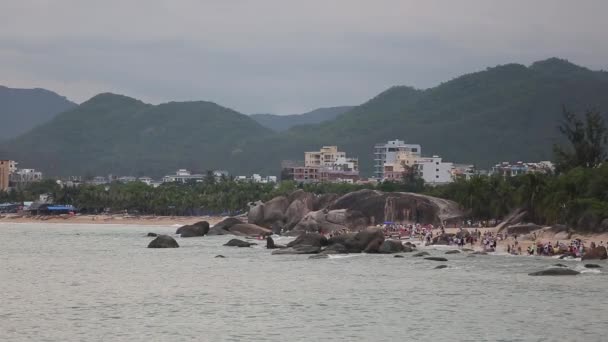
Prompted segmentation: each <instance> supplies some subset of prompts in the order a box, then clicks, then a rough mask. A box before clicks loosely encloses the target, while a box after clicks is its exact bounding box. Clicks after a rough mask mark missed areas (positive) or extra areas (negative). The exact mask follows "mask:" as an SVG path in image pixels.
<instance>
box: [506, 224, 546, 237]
mask: <svg viewBox="0 0 608 342" xmlns="http://www.w3.org/2000/svg"><path fill="white" fill-rule="evenodd" d="M539 229H541V226H539V225H537V224H534V223H526V224H518V225H511V226H508V227H506V228H505V229H504V231H505V233H507V234H509V235H513V234H515V235H525V234H530V233H532V232H534V231H537V230H539Z"/></svg>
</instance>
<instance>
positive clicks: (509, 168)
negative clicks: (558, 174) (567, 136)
mask: <svg viewBox="0 0 608 342" xmlns="http://www.w3.org/2000/svg"><path fill="white" fill-rule="evenodd" d="M554 171H555V166H554V165H553V163H552V162H550V161H540V162H536V163H524V162H521V161H518V162H517V163H509V162H502V163H500V164H496V165H495V166H494V167H492V170H491V171H490V174H492V175H495V174H497V175H501V176H504V177H513V176H519V175H524V174H527V173H542V174H550V173H553V172H554Z"/></svg>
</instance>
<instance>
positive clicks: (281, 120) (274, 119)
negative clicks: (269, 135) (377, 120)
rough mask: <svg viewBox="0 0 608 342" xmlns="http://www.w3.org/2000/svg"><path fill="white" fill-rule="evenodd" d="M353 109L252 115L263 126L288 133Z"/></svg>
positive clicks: (345, 107) (331, 108) (322, 109)
mask: <svg viewBox="0 0 608 342" xmlns="http://www.w3.org/2000/svg"><path fill="white" fill-rule="evenodd" d="M353 108H354V107H353V106H339V107H328V108H318V109H315V110H313V111H310V112H307V113H303V114H291V115H276V114H252V115H251V118H252V119H254V120H255V121H257V122H258V123H260V124H261V125H262V126H265V127H268V128H270V129H272V130H273V131H278V132H280V131H286V130H288V129H290V128H291V127H294V126H299V125H309V124H318V123H321V122H324V121H328V120H332V119H335V118H336V117H337V116H338V115H341V114H344V113H346V112H347V111H349V110H351V109H353Z"/></svg>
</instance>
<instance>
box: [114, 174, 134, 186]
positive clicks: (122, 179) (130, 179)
mask: <svg viewBox="0 0 608 342" xmlns="http://www.w3.org/2000/svg"><path fill="white" fill-rule="evenodd" d="M117 181H118V182H119V183H123V184H127V183H132V182H135V181H137V177H133V176H121V177H118V179H117Z"/></svg>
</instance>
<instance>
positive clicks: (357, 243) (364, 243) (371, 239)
mask: <svg viewBox="0 0 608 342" xmlns="http://www.w3.org/2000/svg"><path fill="white" fill-rule="evenodd" d="M383 241H384V232H383V231H382V229H377V228H367V229H364V230H362V231H360V232H358V233H356V234H355V235H353V236H352V237H351V238H349V239H348V240H345V241H344V243H343V244H344V246H345V247H346V249H348V251H349V252H350V253H361V252H363V251H365V250H370V251H371V250H373V247H374V246H375V245H377V249H379V248H380V245H381V244H382V242H383ZM368 246H369V247H370V248H368Z"/></svg>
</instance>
